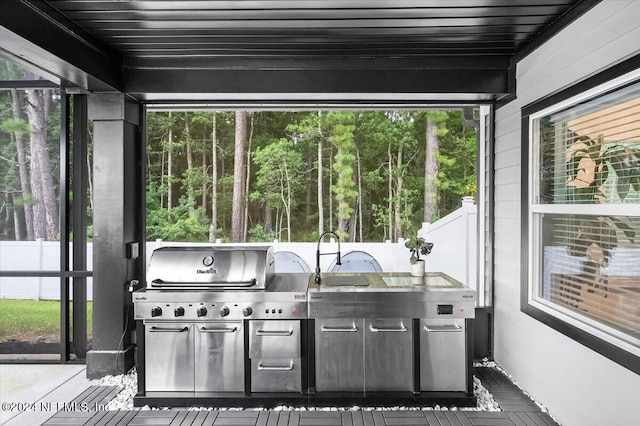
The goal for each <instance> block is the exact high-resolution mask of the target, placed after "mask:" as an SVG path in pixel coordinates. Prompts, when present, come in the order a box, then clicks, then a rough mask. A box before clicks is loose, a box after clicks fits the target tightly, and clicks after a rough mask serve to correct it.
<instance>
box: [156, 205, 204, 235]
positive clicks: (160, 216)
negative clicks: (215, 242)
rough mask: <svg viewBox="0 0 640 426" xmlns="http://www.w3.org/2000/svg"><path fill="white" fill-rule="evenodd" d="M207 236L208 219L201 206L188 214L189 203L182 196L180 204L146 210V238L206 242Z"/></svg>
mask: <svg viewBox="0 0 640 426" xmlns="http://www.w3.org/2000/svg"><path fill="white" fill-rule="evenodd" d="M208 237H209V219H208V218H207V215H206V212H205V211H204V209H203V208H197V209H195V210H194V213H193V215H191V216H190V215H189V205H188V203H187V202H186V199H184V198H182V199H181V203H180V205H178V206H177V207H174V208H172V209H171V210H166V209H154V210H147V239H148V240H149V241H151V240H155V239H158V238H161V239H163V240H165V241H192V242H206V241H207V240H208Z"/></svg>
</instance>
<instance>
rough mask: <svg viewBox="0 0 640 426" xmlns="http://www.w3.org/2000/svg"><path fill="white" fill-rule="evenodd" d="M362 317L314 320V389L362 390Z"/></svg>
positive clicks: (320, 390)
mask: <svg viewBox="0 0 640 426" xmlns="http://www.w3.org/2000/svg"><path fill="white" fill-rule="evenodd" d="M363 322H364V321H363V319H361V318H357V319H356V318H352V319H316V323H315V339H316V342H315V343H316V345H315V346H316V350H315V364H316V390H318V391H319V392H322V391H362V390H364V332H363Z"/></svg>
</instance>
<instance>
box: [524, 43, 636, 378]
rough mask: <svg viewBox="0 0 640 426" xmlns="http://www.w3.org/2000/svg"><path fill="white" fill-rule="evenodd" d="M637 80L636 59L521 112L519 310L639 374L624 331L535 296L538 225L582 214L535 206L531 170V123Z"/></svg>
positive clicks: (534, 166) (611, 212)
mask: <svg viewBox="0 0 640 426" xmlns="http://www.w3.org/2000/svg"><path fill="white" fill-rule="evenodd" d="M638 82H640V55H637V56H634V57H632V58H630V59H628V60H626V61H624V62H621V63H620V64H618V65H616V66H613V67H611V68H609V69H607V70H605V71H602V72H600V73H599V74H596V75H594V76H592V77H590V78H588V79H585V80H584V81H582V82H579V83H577V84H575V85H573V86H571V87H569V88H566V89H564V90H561V91H559V92H557V93H554V94H551V95H549V96H547V97H544V98H542V99H540V100H537V101H535V102H533V103H531V104H529V105H527V106H525V107H524V108H522V111H521V125H522V126H521V132H522V133H521V140H522V152H521V157H522V158H521V160H522V161H521V165H522V170H521V179H522V180H521V187H522V198H521V237H522V238H521V265H522V267H521V294H520V309H521V311H522V312H523V313H525V314H527V315H529V316H531V317H533V318H535V319H537V320H539V321H540V322H542V323H544V324H546V325H547V326H549V327H551V328H553V329H554V330H556V331H558V332H560V333H562V334H564V335H565V336H567V337H569V338H571V339H573V340H575V341H577V342H579V343H581V344H583V345H585V346H587V347H589V348H590V349H592V350H594V351H596V352H598V353H600V354H602V355H604V356H606V357H607V358H609V359H611V360H612V361H614V362H616V363H618V364H620V365H622V366H623V367H625V368H628V369H629V370H631V371H633V372H635V373H637V374H640V347H638V346H637V345H636V344H633V343H631V341H633V339H629V338H628V337H627V338H625V337H624V336H625V335H624V333H621V332H616V331H614V330H609V329H607V330H606V331H605V330H604V329H605V328H606V327H603V325H602V324H601V323H599V322H598V321H596V320H593V319H591V318H589V317H587V316H586V315H580V314H577V313H575V312H574V311H571V310H569V309H566V308H564V307H562V306H561V305H558V304H555V303H552V302H550V301H546V300H543V299H542V298H540V297H537V296H536V292H537V290H538V289H539V288H540V285H541V281H540V280H539V278H540V277H541V273H542V271H541V267H540V265H541V245H540V237H539V236H540V235H541V232H540V231H541V223H542V218H543V215H544V214H553V213H560V214H567V215H570V214H585V213H584V207H585V205H584V204H539V203H534V201H535V200H534V197H535V196H536V195H537V190H536V181H535V180H534V178H535V176H534V174H535V171H536V170H538V169H539V156H538V155H537V154H538V153H537V152H534V150H535V149H537V148H538V146H537V144H535V143H534V139H533V137H534V126H533V123H534V120H536V119H537V118H540V117H542V116H546V115H548V114H550V113H553V112H556V111H559V110H562V109H564V108H567V107H570V106H572V105H576V104H578V103H580V102H584V101H587V100H589V99H593V98H595V97H597V96H598V95H602V94H605V93H608V92H612V91H615V90H618V89H621V88H623V87H625V86H628V85H630V84H634V83H638ZM589 206H590V207H589V208H590V209H591V210H590V212H589V213H588V215H594V216H598V215H607V216H618V215H623V216H638V214H637V211H638V205H637V204H600V205H592V204H590V205H589Z"/></svg>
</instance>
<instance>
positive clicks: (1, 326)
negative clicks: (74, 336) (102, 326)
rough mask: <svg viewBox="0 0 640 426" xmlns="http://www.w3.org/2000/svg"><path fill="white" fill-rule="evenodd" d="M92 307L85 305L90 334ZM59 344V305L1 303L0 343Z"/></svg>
mask: <svg viewBox="0 0 640 426" xmlns="http://www.w3.org/2000/svg"><path fill="white" fill-rule="evenodd" d="M92 310H93V303H92V302H88V303H87V317H88V320H87V330H88V331H89V333H90V332H91V326H92ZM9 340H17V341H21V342H37V341H45V342H58V341H59V340H60V301H57V300H40V301H36V300H14V299H0V343H1V342H6V341H9Z"/></svg>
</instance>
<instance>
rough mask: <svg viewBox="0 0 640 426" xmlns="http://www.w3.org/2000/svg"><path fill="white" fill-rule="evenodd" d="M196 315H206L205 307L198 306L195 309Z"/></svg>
mask: <svg viewBox="0 0 640 426" xmlns="http://www.w3.org/2000/svg"><path fill="white" fill-rule="evenodd" d="M196 315H198V316H199V317H206V316H207V308H205V307H204V306H200V307H199V308H198V309H196Z"/></svg>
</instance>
